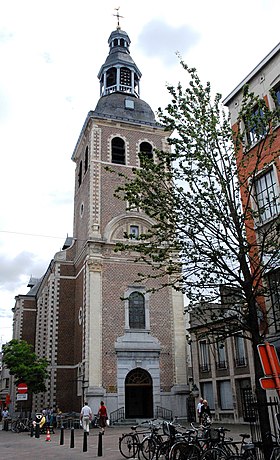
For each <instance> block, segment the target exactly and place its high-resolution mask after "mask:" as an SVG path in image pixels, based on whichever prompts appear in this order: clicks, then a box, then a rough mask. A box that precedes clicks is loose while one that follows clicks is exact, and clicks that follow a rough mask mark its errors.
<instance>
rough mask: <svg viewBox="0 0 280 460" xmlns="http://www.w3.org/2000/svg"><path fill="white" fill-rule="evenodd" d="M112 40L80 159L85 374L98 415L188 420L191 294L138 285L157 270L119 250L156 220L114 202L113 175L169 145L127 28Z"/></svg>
mask: <svg viewBox="0 0 280 460" xmlns="http://www.w3.org/2000/svg"><path fill="white" fill-rule="evenodd" d="M118 19H119V16H118ZM108 44H109V54H108V56H107V58H106V60H105V62H104V64H103V65H102V66H101V68H100V71H99V73H98V79H99V83H100V99H99V101H98V102H97V105H96V108H95V110H94V111H90V112H89V113H88V115H87V118H86V120H85V122H84V125H83V128H82V131H81V133H80V136H79V138H78V141H77V144H76V147H75V149H74V152H73V156H72V160H73V161H74V162H75V163H76V172H75V198H74V234H73V236H74V241H75V243H74V247H75V260H74V264H75V273H76V275H75V283H76V284H75V285H76V287H75V292H76V299H77V302H78V304H79V305H77V308H78V307H79V328H80V332H79V333H78V334H77V337H81V342H82V343H81V345H80V348H81V359H80V364H79V373H80V375H82V380H83V388H84V397H85V398H86V399H87V400H88V401H89V403H90V405H91V407H92V409H93V411H96V410H97V408H98V405H99V402H100V399H104V400H105V402H106V405H107V408H108V410H109V412H112V411H116V410H120V411H122V410H123V412H124V416H125V417H126V418H136V417H137V418H145V417H154V416H156V415H157V411H158V410H159V409H158V408H162V407H163V408H166V409H169V410H171V411H172V413H173V415H178V416H179V415H185V413H186V402H185V399H186V398H185V396H186V390H187V386H186V382H187V375H186V340H185V323H184V316H183V297H182V295H181V294H179V293H177V292H175V291H173V290H172V288H169V287H166V288H164V289H161V290H158V291H157V287H158V285H157V281H156V280H149V281H148V282H147V283H146V284H144V283H139V281H137V278H138V276H137V274H138V273H139V272H140V271H141V272H146V273H148V272H149V268H148V267H147V266H145V265H144V264H140V263H135V261H134V256H133V254H132V253H118V252H115V251H114V249H115V245H116V243H117V242H119V241H122V240H123V235H124V233H125V232H126V233H129V234H133V235H135V238H137V236H138V235H139V234H141V233H143V232H145V231H147V229H148V228H149V226H150V225H151V224H152V221H151V219H150V218H149V217H148V216H146V215H145V214H144V213H143V212H141V210H137V209H135V210H127V206H126V203H125V202H123V201H121V200H119V199H117V198H116V197H115V196H114V192H115V190H116V188H117V186H118V185H119V183H120V180H121V179H120V177H119V176H118V175H117V174H112V173H111V172H110V171H108V170H107V169H106V167H107V166H110V168H112V169H114V170H115V171H117V172H120V173H124V174H125V175H128V176H129V175H130V174H131V171H132V168H135V167H136V168H140V167H141V165H140V159H139V152H144V153H145V154H146V155H147V156H149V158H151V159H153V158H154V150H155V149H165V150H166V149H168V148H169V146H168V144H167V138H166V132H165V131H164V129H163V127H162V126H161V125H160V124H159V123H157V121H156V120H155V116H154V113H153V111H152V109H151V107H150V106H149V105H148V104H147V103H146V102H145V101H143V100H142V99H141V98H140V79H141V72H140V70H139V69H138V67H137V66H136V64H135V62H134V61H133V59H132V57H131V55H130V50H129V47H130V39H129V36H128V35H127V33H126V32H124V31H123V30H121V28H120V26H119V24H118V27H117V29H116V30H115V31H113V32H112V33H111V35H110V37H109V40H108ZM154 160H155V159H154ZM155 161H156V160H155ZM132 247H133V242H132ZM140 265H141V266H140ZM153 288H155V291H153V293H152V291H151V289H153Z"/></svg>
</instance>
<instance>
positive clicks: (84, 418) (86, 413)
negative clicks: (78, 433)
mask: <svg viewBox="0 0 280 460" xmlns="http://www.w3.org/2000/svg"><path fill="white" fill-rule="evenodd" d="M80 420H81V422H82V424H83V429H84V432H85V433H87V434H88V435H89V422H90V421H91V420H92V410H91V408H90V407H89V405H88V403H87V401H85V405H84V406H83V407H82V410H81V414H80Z"/></svg>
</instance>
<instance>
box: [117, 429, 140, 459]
mask: <svg viewBox="0 0 280 460" xmlns="http://www.w3.org/2000/svg"><path fill="white" fill-rule="evenodd" d="M138 449H139V443H138V439H137V437H136V436H135V435H134V434H124V435H123V436H122V437H121V438H119V451H120V453H121V454H122V456H123V457H125V458H132V457H136V455H137V454H138Z"/></svg>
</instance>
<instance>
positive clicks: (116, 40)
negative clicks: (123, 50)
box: [114, 38, 118, 46]
mask: <svg viewBox="0 0 280 460" xmlns="http://www.w3.org/2000/svg"><path fill="white" fill-rule="evenodd" d="M114 46H118V39H117V38H115V40H114Z"/></svg>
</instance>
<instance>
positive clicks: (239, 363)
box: [234, 356, 247, 367]
mask: <svg viewBox="0 0 280 460" xmlns="http://www.w3.org/2000/svg"><path fill="white" fill-rule="evenodd" d="M234 363H235V367H244V366H247V361H246V358H245V356H240V357H239V358H235V359H234Z"/></svg>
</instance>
